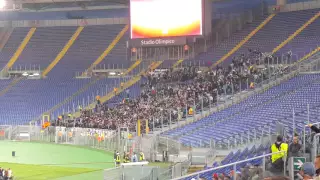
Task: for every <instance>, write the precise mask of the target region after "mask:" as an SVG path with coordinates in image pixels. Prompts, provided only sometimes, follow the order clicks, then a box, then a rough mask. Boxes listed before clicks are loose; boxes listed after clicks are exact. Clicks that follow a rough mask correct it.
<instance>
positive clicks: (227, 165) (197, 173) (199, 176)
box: [172, 151, 286, 180]
mask: <svg viewBox="0 0 320 180" xmlns="http://www.w3.org/2000/svg"><path fill="white" fill-rule="evenodd" d="M280 153H285V154H286V152H285V151H279V152H274V153H269V154H264V155H261V156H257V157H254V158H249V159H246V160H242V161H237V162H234V163H230V164H226V165H222V166H219V167H215V168H211V169H207V170H203V171H200V172H195V173H192V174H189V175H185V176H181V177H178V178H174V179H172V180H181V179H185V178H195V179H197V180H200V178H201V175H202V174H204V173H208V172H211V171H214V170H218V169H222V168H226V167H230V166H233V170H234V173H236V172H237V165H238V164H242V163H245V162H249V161H252V160H256V159H261V158H262V169H263V171H265V169H266V166H265V165H266V157H269V156H272V155H274V154H280ZM285 157H286V155H285ZM283 161H284V171H283V174H284V175H286V158H283Z"/></svg>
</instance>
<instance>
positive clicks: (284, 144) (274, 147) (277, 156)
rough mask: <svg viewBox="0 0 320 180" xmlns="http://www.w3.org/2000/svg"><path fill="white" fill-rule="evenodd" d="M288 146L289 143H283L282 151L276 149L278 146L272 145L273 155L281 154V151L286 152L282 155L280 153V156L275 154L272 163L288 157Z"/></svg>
mask: <svg viewBox="0 0 320 180" xmlns="http://www.w3.org/2000/svg"><path fill="white" fill-rule="evenodd" d="M288 147H289V146H288V144H287V143H282V144H281V145H280V150H279V149H278V148H277V147H276V144H272V146H271V153H275V152H279V151H285V152H282V153H278V154H273V155H271V162H272V163H273V162H275V161H276V160H278V159H280V158H282V157H284V156H285V155H286V153H287V152H288Z"/></svg>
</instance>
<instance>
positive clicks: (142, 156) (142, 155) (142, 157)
mask: <svg viewBox="0 0 320 180" xmlns="http://www.w3.org/2000/svg"><path fill="white" fill-rule="evenodd" d="M142 160H144V154H143V153H140V161H142Z"/></svg>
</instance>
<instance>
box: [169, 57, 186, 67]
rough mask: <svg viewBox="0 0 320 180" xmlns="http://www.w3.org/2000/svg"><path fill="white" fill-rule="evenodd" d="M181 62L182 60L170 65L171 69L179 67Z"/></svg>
mask: <svg viewBox="0 0 320 180" xmlns="http://www.w3.org/2000/svg"><path fill="white" fill-rule="evenodd" d="M183 61H184V60H183V59H180V60H178V61H177V62H175V63H174V64H173V65H172V67H171V68H176V67H177V66H179V65H180V64H182V63H183Z"/></svg>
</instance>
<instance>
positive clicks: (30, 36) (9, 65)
mask: <svg viewBox="0 0 320 180" xmlns="http://www.w3.org/2000/svg"><path fill="white" fill-rule="evenodd" d="M35 31H36V28H30V30H29V32H28V33H27V35H26V37H25V38H24V39H23V41H22V42H21V43H20V45H19V47H18V49H17V50H16V52H15V53H14V54H13V56H12V57H11V58H10V60H9V62H8V63H7V65H6V66H5V67H4V68H3V70H2V71H4V70H7V69H10V68H11V67H12V66H13V64H14V63H15V62H16V60H17V59H18V58H19V56H20V54H21V53H22V51H23V50H24V48H25V47H26V45H27V44H28V42H29V41H30V39H31V38H32V36H33V34H34V32H35Z"/></svg>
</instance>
